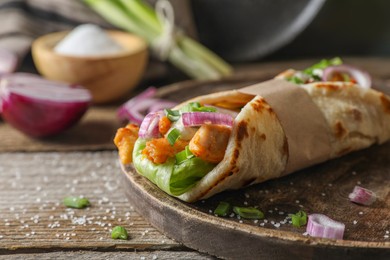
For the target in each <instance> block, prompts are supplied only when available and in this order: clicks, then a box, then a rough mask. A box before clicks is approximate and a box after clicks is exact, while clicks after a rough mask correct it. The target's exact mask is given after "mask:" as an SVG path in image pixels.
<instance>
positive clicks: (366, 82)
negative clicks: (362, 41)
mask: <svg viewBox="0 0 390 260" xmlns="http://www.w3.org/2000/svg"><path fill="white" fill-rule="evenodd" d="M335 73H345V74H348V75H349V76H350V77H352V78H353V79H354V80H356V82H357V85H359V86H361V87H363V88H370V87H371V77H370V75H369V74H368V73H367V72H365V71H363V70H361V69H358V68H355V67H353V66H350V65H337V66H329V67H327V68H325V69H324V72H323V75H322V80H323V81H331V80H332V78H333V75H334V74H335Z"/></svg>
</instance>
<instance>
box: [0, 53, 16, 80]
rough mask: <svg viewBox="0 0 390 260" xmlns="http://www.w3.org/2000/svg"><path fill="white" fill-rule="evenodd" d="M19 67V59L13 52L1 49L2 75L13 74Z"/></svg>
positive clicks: (0, 68)
mask: <svg viewBox="0 0 390 260" xmlns="http://www.w3.org/2000/svg"><path fill="white" fill-rule="evenodd" d="M17 65H18V57H17V56H16V54H14V53H13V52H11V51H8V50H5V49H0V75H2V74H8V73H12V72H14V71H15V70H16V67H17Z"/></svg>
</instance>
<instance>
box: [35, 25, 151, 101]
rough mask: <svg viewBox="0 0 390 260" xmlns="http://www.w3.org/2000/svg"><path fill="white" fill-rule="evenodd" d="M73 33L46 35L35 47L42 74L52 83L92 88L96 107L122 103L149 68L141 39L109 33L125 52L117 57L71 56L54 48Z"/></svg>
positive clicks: (124, 34) (145, 50) (36, 62)
mask: <svg viewBox="0 0 390 260" xmlns="http://www.w3.org/2000/svg"><path fill="white" fill-rule="evenodd" d="M68 33H69V31H62V32H56V33H51V34H47V35H44V36H42V37H40V38H38V39H36V40H35V41H34V42H33V44H32V56H33V60H34V63H35V66H36V68H37V70H38V71H39V73H41V74H42V75H43V76H44V77H46V78H48V79H52V80H58V81H63V82H68V83H72V84H73V83H77V84H80V85H82V86H84V87H85V88H87V89H89V90H90V91H91V93H92V97H93V102H94V103H95V104H97V103H99V104H102V103H108V102H112V101H115V100H118V99H119V98H120V97H122V96H123V95H125V94H126V93H129V92H130V91H131V90H132V89H133V88H134V87H135V86H136V84H137V83H138V82H139V80H140V79H141V76H142V75H143V72H144V70H145V67H146V63H147V58H148V50H147V45H146V42H145V41H144V40H142V39H141V38H139V37H138V36H135V35H132V34H129V33H125V32H121V31H107V33H108V35H109V36H110V37H112V38H113V39H114V40H115V41H117V42H118V43H119V44H120V45H121V46H123V48H124V49H125V51H123V52H120V53H118V54H115V55H108V56H107V55H102V56H85V57H79V56H70V55H63V54H59V53H56V52H55V51H54V50H53V49H54V47H55V46H56V44H57V43H58V42H59V41H61V40H62V39H63V38H64V37H65V36H66V35H67V34H68Z"/></svg>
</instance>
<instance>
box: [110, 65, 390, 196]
mask: <svg viewBox="0 0 390 260" xmlns="http://www.w3.org/2000/svg"><path fill="white" fill-rule="evenodd" d="M332 62H333V63H339V60H338V59H333V60H330V61H324V60H323V61H321V62H320V63H319V64H316V65H314V66H313V67H311V68H315V69H316V70H317V68H318V67H319V66H322V67H325V66H329V65H334V64H329V63H332ZM336 65H337V64H336ZM316 70H313V69H312V70H309V71H308V70H306V71H305V73H309V74H310V73H312V72H314V73H316ZM287 72H288V73H286V72H285V73H282V74H280V75H278V76H277V77H276V78H275V79H273V80H270V81H267V82H263V83H259V84H255V85H252V86H248V87H245V88H242V89H237V90H230V91H223V92H218V93H213V94H209V95H204V96H199V97H196V98H193V99H191V100H188V101H186V102H183V103H182V104H180V105H178V106H177V107H175V108H173V109H176V111H179V110H183V108H185V107H186V106H188V105H191V104H194V103H197V104H200V105H202V106H206V105H207V106H213V107H217V108H220V109H221V110H222V111H225V113H226V111H228V113H232V114H234V121H233V124H232V125H231V128H229V135H228V136H227V138H226V139H225V141H226V142H227V145H226V146H225V147H226V149H225V148H224V153H222V157H221V159H222V158H223V159H222V160H220V161H218V162H217V163H210V162H207V160H202V159H201V158H198V157H197V156H198V155H196V156H194V154H190V157H186V158H187V159H185V160H183V161H181V160H180V161H179V160H178V159H177V158H178V157H177V154H176V155H174V156H173V157H172V156H171V157H169V158H168V159H167V160H166V161H165V162H163V163H154V162H152V161H151V160H149V159H148V157H147V156H146V155H145V153H144V152H143V151H144V150H145V147H146V146H147V142H148V139H147V138H138V132H136V135H135V136H134V135H132V137H131V138H128V139H126V140H125V141H126V142H127V143H131V145H128V144H126V145H124V147H121V146H118V148H119V152H120V155H121V154H122V155H123V154H125V155H126V154H130V156H131V160H132V165H131V164H126V165H124V167H123V169H124V170H125V171H133V169H135V170H136V171H137V172H138V173H139V174H141V175H143V176H145V177H146V178H148V179H149V180H150V181H152V182H153V183H154V184H156V185H157V186H158V187H159V188H160V189H162V190H163V191H165V192H166V193H168V194H170V195H172V196H175V197H177V198H179V199H181V200H183V201H186V202H194V201H197V200H201V199H206V198H209V197H211V196H213V195H215V194H217V193H219V192H222V191H225V190H230V189H240V188H243V187H246V186H248V185H252V184H256V183H261V182H264V181H267V180H270V179H274V178H279V177H282V176H284V175H286V174H290V173H293V172H295V171H297V170H300V169H303V168H306V167H309V166H312V165H315V164H318V163H321V162H324V161H327V160H329V159H332V158H336V157H339V156H342V155H345V154H347V153H349V152H352V151H356V150H359V149H363V148H366V147H369V146H370V145H373V144H381V143H383V142H386V141H387V140H389V139H390V98H389V97H388V96H386V95H385V94H383V93H381V92H378V91H376V90H374V89H371V88H367V87H361V86H359V85H356V84H355V83H352V82H343V81H337V82H333V81H332V82H326V81H316V82H312V83H306V84H293V83H291V82H289V81H291V80H289V79H291V78H292V77H295V76H297V75H298V76H300V75H304V78H303V80H309V81H311V80H313V77H317V78H318V76H316V75H315V74H310V75H314V76H311V78H308V76H307V75H308V74H302V73H301V72H298V74H297V72H296V71H293V70H288V71H287ZM286 75H287V76H286ZM300 80H302V78H300ZM226 109H228V110H226ZM229 111H230V112H229ZM234 111H236V112H234ZM182 115H183V111H181V116H182ZM180 120H181V119H180ZM201 128H202V127H200V128H199V127H198V128H195V130H194V128H192V130H193V131H195V132H196V131H198V132H199V130H197V129H201ZM171 129H172V128H171ZM185 129H188V127H187V128H185ZM127 130H128V131H130V130H129V129H127ZM131 131H133V130H131ZM184 131H186V130H184ZM133 132H134V131H133ZM183 133H184V132H182V134H183ZM205 133H206V134H207V132H205ZM117 135H118V134H117ZM183 135H184V134H183ZM192 136H195V135H192ZM132 138H133V139H134V140H133V139H132ZM137 138H138V139H137ZM165 138H166V136H165ZM180 138H181V137H180ZM191 138H194V137H191ZM162 139H164V138H162ZM121 140H122V139H120V138H119V137H118V138H117V137H116V143H120V142H121ZM135 140H136V141H135ZM192 140H193V139H191V141H192ZM126 142H125V143H126ZM188 147H190V148H191V142H190V143H189V145H188V146H187V147H186V148H185V150H184V151H183V152H186V153H187V148H188ZM190 148H189V149H190ZM181 149H183V148H181ZM191 151H192V150H191ZM175 156H176V157H175ZM186 156H188V155H186ZM188 158H189V159H188ZM122 162H123V160H122Z"/></svg>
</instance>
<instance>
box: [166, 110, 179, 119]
mask: <svg viewBox="0 0 390 260" xmlns="http://www.w3.org/2000/svg"><path fill="white" fill-rule="evenodd" d="M164 112H165V115H166V116H167V117H168V119H169V120H170V121H171V122H176V121H177V120H179V119H180V111H179V110H172V109H164Z"/></svg>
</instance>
